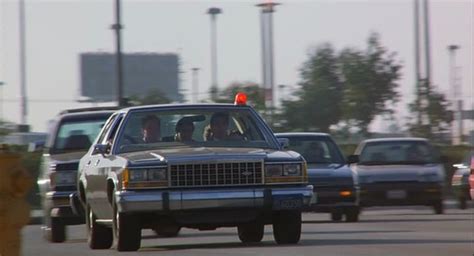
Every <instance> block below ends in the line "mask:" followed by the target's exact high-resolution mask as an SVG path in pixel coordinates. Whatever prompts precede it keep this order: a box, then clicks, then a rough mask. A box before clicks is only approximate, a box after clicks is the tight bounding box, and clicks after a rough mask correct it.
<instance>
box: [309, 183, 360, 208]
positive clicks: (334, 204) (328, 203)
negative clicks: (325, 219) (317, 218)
mask: <svg viewBox="0 0 474 256" xmlns="http://www.w3.org/2000/svg"><path fill="white" fill-rule="evenodd" d="M314 193H317V195H318V201H317V202H316V203H314V204H311V206H310V208H309V210H310V211H315V212H333V211H336V210H343V209H347V208H354V207H358V206H359V189H358V188H356V187H353V188H348V187H324V188H323V187H315V188H314ZM347 193H350V194H347Z"/></svg>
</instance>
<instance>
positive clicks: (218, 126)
mask: <svg viewBox="0 0 474 256" xmlns="http://www.w3.org/2000/svg"><path fill="white" fill-rule="evenodd" d="M228 129H229V115H228V114H227V113H224V112H217V113H214V114H213V115H212V116H211V121H210V122H209V127H208V128H207V129H206V130H205V133H204V138H205V140H206V141H213V140H215V141H219V140H227V139H229V134H228V132H229V131H228Z"/></svg>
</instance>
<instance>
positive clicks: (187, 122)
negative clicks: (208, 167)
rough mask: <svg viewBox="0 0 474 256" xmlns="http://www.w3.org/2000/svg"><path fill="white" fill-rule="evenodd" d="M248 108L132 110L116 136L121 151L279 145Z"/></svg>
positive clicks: (118, 148) (267, 146)
mask: <svg viewBox="0 0 474 256" xmlns="http://www.w3.org/2000/svg"><path fill="white" fill-rule="evenodd" d="M263 125H264V124H263V123H261V122H258V121H257V119H256V115H255V113H254V112H252V111H250V110H249V109H232V110H231V109H216V108H213V109H196V108H186V109H155V110H149V109H148V110H146V111H143V110H141V111H130V112H129V114H128V115H127V117H126V120H125V123H124V124H123V127H122V128H121V132H120V133H119V135H118V138H117V145H116V148H117V151H118V153H125V152H132V151H140V150H150V149H161V148H170V147H246V148H273V149H276V148H277V147H278V146H277V144H276V143H275V142H274V140H272V139H271V138H272V136H273V135H272V134H271V133H269V132H268V131H265V129H263V128H264V126H263Z"/></svg>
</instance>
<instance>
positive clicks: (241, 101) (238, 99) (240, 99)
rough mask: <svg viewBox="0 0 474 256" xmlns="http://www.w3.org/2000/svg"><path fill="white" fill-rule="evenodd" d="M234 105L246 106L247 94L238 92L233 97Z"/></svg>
mask: <svg viewBox="0 0 474 256" xmlns="http://www.w3.org/2000/svg"><path fill="white" fill-rule="evenodd" d="M234 105H247V94H245V93H243V92H238V93H237V94H236V95H235V101H234Z"/></svg>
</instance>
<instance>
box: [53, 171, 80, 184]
mask: <svg viewBox="0 0 474 256" xmlns="http://www.w3.org/2000/svg"><path fill="white" fill-rule="evenodd" d="M76 178H77V172H75V171H55V172H52V173H51V174H50V175H49V180H50V186H51V187H58V186H74V185H76Z"/></svg>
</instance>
